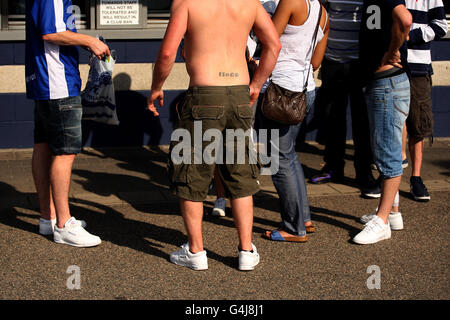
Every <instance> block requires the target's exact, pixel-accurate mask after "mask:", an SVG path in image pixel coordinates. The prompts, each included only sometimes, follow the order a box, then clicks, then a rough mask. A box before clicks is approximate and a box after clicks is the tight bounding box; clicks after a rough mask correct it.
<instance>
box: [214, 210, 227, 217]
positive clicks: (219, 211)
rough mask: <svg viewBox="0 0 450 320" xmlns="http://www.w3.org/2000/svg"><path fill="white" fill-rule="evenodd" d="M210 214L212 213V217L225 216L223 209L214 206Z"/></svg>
mask: <svg viewBox="0 0 450 320" xmlns="http://www.w3.org/2000/svg"><path fill="white" fill-rule="evenodd" d="M211 215H213V216H214V217H225V210H222V209H220V208H214V209H213V211H212V212H211Z"/></svg>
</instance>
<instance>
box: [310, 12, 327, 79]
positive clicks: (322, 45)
mask: <svg viewBox="0 0 450 320" xmlns="http://www.w3.org/2000/svg"><path fill="white" fill-rule="evenodd" d="M329 25H330V24H329V21H328V14H327V11H326V10H325V8H324V7H323V6H322V17H321V19H320V27H321V28H322V30H324V31H323V38H322V40H320V42H319V43H318V44H317V46H316V48H315V49H314V54H313V56H312V59H311V64H312V66H313V70H314V71H316V70H317V69H319V67H320V65H321V64H322V60H323V56H324V55H325V50H326V49H327V41H328V33H329V31H330V26H329ZM324 27H325V29H324Z"/></svg>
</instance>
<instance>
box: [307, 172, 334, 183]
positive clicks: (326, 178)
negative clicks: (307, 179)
mask: <svg viewBox="0 0 450 320" xmlns="http://www.w3.org/2000/svg"><path fill="white" fill-rule="evenodd" d="M330 181H331V174H330V173H327V172H324V173H321V174H318V175H316V176H314V177H312V178H311V183H314V184H321V183H326V182H330Z"/></svg>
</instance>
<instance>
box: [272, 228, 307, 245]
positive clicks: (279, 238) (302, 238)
mask: <svg viewBox="0 0 450 320" xmlns="http://www.w3.org/2000/svg"><path fill="white" fill-rule="evenodd" d="M267 232H268V231H267ZM267 232H266V233H265V234H263V238H265V239H268V240H272V241H283V242H306V241H308V237H307V236H293V235H290V236H285V237H283V236H282V235H281V233H280V231H279V230H273V231H272V232H270V233H269V234H267Z"/></svg>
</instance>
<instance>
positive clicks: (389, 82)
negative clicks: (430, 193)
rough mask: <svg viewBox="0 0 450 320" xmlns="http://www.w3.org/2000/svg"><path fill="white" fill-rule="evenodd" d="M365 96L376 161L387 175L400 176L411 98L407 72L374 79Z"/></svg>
mask: <svg viewBox="0 0 450 320" xmlns="http://www.w3.org/2000/svg"><path fill="white" fill-rule="evenodd" d="M365 96H366V101H367V112H368V116H369V126H370V138H371V143H372V150H373V158H374V161H375V164H376V165H377V167H378V170H379V171H380V173H381V174H382V175H383V176H384V177H386V178H394V177H398V176H401V175H402V173H403V169H402V133H403V126H404V124H405V120H406V118H407V117H408V113H409V102H410V90H409V79H408V76H407V75H406V73H402V74H399V75H397V76H393V77H389V78H384V79H379V80H373V81H372V82H371V83H370V84H369V85H368V86H367V87H366V88H365Z"/></svg>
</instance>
